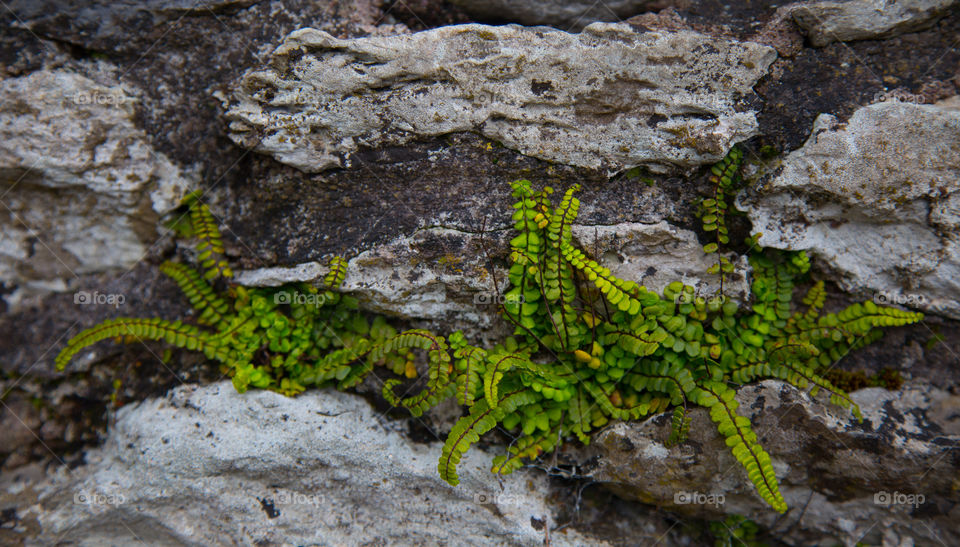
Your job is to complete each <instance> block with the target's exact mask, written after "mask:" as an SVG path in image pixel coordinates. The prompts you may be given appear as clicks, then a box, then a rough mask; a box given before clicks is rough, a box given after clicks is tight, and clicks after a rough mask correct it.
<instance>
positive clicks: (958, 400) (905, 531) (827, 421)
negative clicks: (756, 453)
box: [589, 380, 960, 545]
mask: <svg viewBox="0 0 960 547" xmlns="http://www.w3.org/2000/svg"><path fill="white" fill-rule="evenodd" d="M852 398H853V399H854V401H856V402H857V404H859V405H860V409H861V411H862V412H863V417H864V421H863V423H862V424H858V423H857V421H856V419H855V418H853V417H852V416H851V415H850V414H849V413H848V412H846V411H844V410H843V409H841V408H838V407H835V406H825V405H824V404H821V403H820V402H818V401H817V400H813V399H811V398H810V397H809V396H808V395H807V394H806V393H803V392H800V391H798V390H796V389H795V388H793V387H792V386H790V385H788V384H784V383H781V382H778V381H773V380H767V381H764V382H761V383H760V384H757V385H753V386H748V387H746V388H744V389H742V390H740V391H739V393H738V395H737V400H738V401H739V402H740V407H739V412H742V413H743V415H745V416H747V417H749V418H750V420H751V421H752V423H753V425H752V427H753V430H754V431H755V432H756V433H757V436H758V437H759V439H760V442H761V443H762V444H763V446H764V448H765V449H766V450H767V452H768V453H769V454H770V456H771V458H772V460H773V466H774V469H775V470H776V473H777V477H778V479H779V480H780V491H781V493H783V496H784V498H785V499H786V501H787V504H788V505H789V506H790V508H791V510H790V512H789V513H787V514H786V515H785V516H783V517H782V518H779V517H778V515H777V514H776V513H775V512H774V511H772V510H770V509H769V508H767V507H765V506H764V502H763V500H762V499H760V497H759V496H758V495H757V494H756V493H755V492H754V490H753V485H751V484H749V482H748V479H747V477H746V473H745V472H744V471H743V470H742V467H741V466H740V464H739V463H738V462H737V461H736V460H735V459H734V457H733V455H732V454H731V453H730V450H729V449H728V448H727V447H726V446H725V444H724V442H723V439H722V438H721V437H720V435H719V433H717V431H716V427H715V426H714V424H713V423H712V422H711V421H710V417H709V413H708V412H707V411H706V410H704V409H695V410H693V411H692V412H691V416H692V418H693V421H692V425H691V428H690V432H691V433H690V438H689V440H688V442H686V443H684V444H681V445H679V446H677V447H673V448H667V447H665V446H664V444H663V442H664V441H665V440H666V438H667V436H668V435H669V431H670V420H669V415H668V414H663V415H661V416H658V417H656V418H654V419H652V420H649V421H646V422H643V423H639V424H637V423H617V424H614V425H612V426H611V427H609V428H607V429H605V430H604V431H603V432H601V433H600V434H599V435H598V436H597V438H596V440H595V442H594V443H593V444H592V445H591V446H592V452H591V454H593V455H595V456H596V457H597V460H596V462H595V466H596V467H595V468H594V469H593V470H592V471H590V472H589V475H591V476H592V477H593V478H594V479H595V480H598V481H602V482H607V483H611V484H610V485H611V487H612V488H614V489H615V490H616V491H617V492H619V493H620V494H621V495H624V496H626V497H628V498H633V499H638V500H642V501H644V502H646V503H652V504H657V505H660V506H666V507H668V508H669V509H670V510H672V511H677V512H679V513H681V514H686V515H698V516H701V517H708V518H717V517H721V516H722V515H724V514H729V515H752V516H751V518H752V519H754V520H755V521H756V522H758V523H760V524H761V525H763V526H767V527H770V528H771V531H772V533H773V534H774V535H778V536H781V535H782V536H781V537H786V538H788V539H789V541H790V542H791V543H792V544H800V545H812V544H820V545H830V544H833V543H835V542H837V541H839V542H841V543H843V544H847V545H853V544H855V543H857V542H858V541H864V542H865V543H866V544H868V545H877V544H879V543H880V541H881V538H883V544H884V545H913V544H918V545H940V544H943V545H955V544H957V542H960V533H958V529H957V527H956V519H957V517H958V515H957V508H958V507H960V505H958V501H960V494H958V492H957V476H958V471H960V452H958V451H957V448H958V446H960V414H958V413H957V410H958V408H960V396H958V395H956V394H951V393H949V392H947V391H943V390H941V389H938V388H935V387H932V386H929V385H907V386H905V387H904V388H902V389H901V390H900V391H896V392H891V391H887V390H884V389H882V388H869V389H864V390H860V391H857V392H855V393H853V394H852ZM684 493H686V494H688V495H687V497H686V498H684V497H683V494H684ZM884 493H886V494H889V495H890V499H894V497H896V499H898V500H901V503H900V504H890V505H884V504H882V503H875V501H874V497H875V495H878V496H879V498H878V499H879V501H883V499H884V498H883V495H884ZM897 494H902V495H904V496H906V495H915V494H917V495H922V496H924V499H923V500H922V503H919V504H917V505H916V506H914V505H904V504H902V500H904V499H906V498H902V497H899V496H896V495H897ZM677 495H680V496H681V497H680V498H676V497H675V496H677ZM697 495H699V496H697ZM695 496H696V497H695ZM706 496H714V497H713V498H712V500H713V501H717V502H718V503H713V502H712V501H711V502H710V503H707V504H702V503H701V504H696V503H690V502H689V501H686V502H685V501H684V500H685V499H686V500H691V499H699V500H701V501H703V500H710V499H711V498H706ZM720 496H722V497H723V500H722V502H720ZM915 499H916V501H920V499H919V498H915ZM678 502H679V503H678ZM911 542H915V543H911Z"/></svg>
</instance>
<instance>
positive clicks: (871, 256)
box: [741, 101, 960, 318]
mask: <svg viewBox="0 0 960 547" xmlns="http://www.w3.org/2000/svg"><path fill="white" fill-rule="evenodd" d="M954 103H956V101H954ZM741 201H742V204H741V207H742V208H744V209H745V210H747V211H748V212H749V216H750V220H751V221H752V222H753V226H754V229H755V230H756V231H759V232H762V233H763V234H764V235H763V237H762V238H761V239H760V244H761V245H763V246H765V247H775V248H779V249H794V250H798V249H808V250H812V251H813V253H814V254H816V255H817V256H818V257H819V258H821V259H823V260H825V261H826V262H827V263H828V265H829V267H830V268H831V269H833V270H834V271H836V272H837V273H839V274H840V275H839V276H838V281H839V282H840V283H841V285H842V286H843V288H844V289H846V290H848V291H850V292H853V293H861V294H865V295H866V296H868V297H873V298H874V299H875V300H876V302H877V303H878V304H900V305H908V306H912V307H915V308H918V309H923V310H928V311H932V312H936V313H940V314H943V315H946V316H949V317H953V318H960V238H958V236H960V109H958V108H957V107H956V106H955V105H953V104H951V103H938V104H935V105H917V104H910V103H900V102H883V103H877V104H873V105H870V106H866V107H863V108H860V109H859V110H857V111H856V112H854V114H853V116H852V117H851V118H850V120H849V121H848V122H847V123H846V124H839V123H838V122H837V120H836V119H835V118H834V117H832V116H829V115H821V116H820V117H819V118H817V121H816V122H815V124H814V130H813V135H811V137H810V139H809V140H808V141H807V142H806V144H804V146H803V147H802V148H800V149H799V150H796V151H794V152H792V153H791V154H789V155H788V156H787V157H786V159H784V161H783V165H782V169H780V170H779V173H778V174H777V175H776V176H774V177H772V178H771V180H770V181H769V182H768V183H767V184H765V185H763V186H762V188H760V189H759V190H758V191H757V192H756V194H755V195H753V196H747V195H744V196H743V199H742V200H741Z"/></svg>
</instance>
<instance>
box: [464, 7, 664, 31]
mask: <svg viewBox="0 0 960 547" xmlns="http://www.w3.org/2000/svg"><path fill="white" fill-rule="evenodd" d="M452 1H453V3H454V4H455V5H457V6H459V7H461V8H463V9H464V10H465V11H466V12H467V13H469V14H470V15H471V16H473V17H476V18H477V19H479V20H483V21H509V22H511V23H520V24H523V25H550V26H554V27H557V28H559V29H561V30H566V31H571V30H579V29H582V28H583V27H585V26H587V25H589V24H590V23H593V22H596V21H607V22H615V21H620V20H623V19H626V18H628V17H631V16H633V15H636V14H638V13H641V12H643V11H644V10H646V9H650V8H653V7H655V6H658V5H662V4H663V3H664V2H662V1H658V0H610V1H609V2H591V1H589V0H530V1H527V2H518V1H516V0H480V1H476V0H452Z"/></svg>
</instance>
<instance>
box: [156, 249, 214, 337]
mask: <svg viewBox="0 0 960 547" xmlns="http://www.w3.org/2000/svg"><path fill="white" fill-rule="evenodd" d="M160 271H161V272H162V273H163V274H165V275H166V276H167V277H169V278H170V279H173V280H174V281H175V282H176V283H177V285H179V286H180V290H181V291H183V294H184V295H185V296H186V297H187V299H188V300H189V301H190V305H191V306H192V307H193V309H194V310H195V311H197V312H199V313H200V315H199V316H197V322H199V323H201V324H204V325H213V326H217V325H220V323H222V322H224V321H227V320H228V317H229V316H228V312H229V311H230V305H229V304H228V303H227V302H226V301H225V300H224V299H223V298H221V297H220V296H219V295H217V293H216V292H215V291H214V290H213V287H211V286H210V284H209V283H207V282H206V281H205V280H204V279H203V278H202V277H201V276H200V274H199V273H198V272H197V271H196V270H194V269H193V268H191V267H189V266H185V265H183V264H179V263H176V262H170V261H167V262H164V263H163V264H161V265H160Z"/></svg>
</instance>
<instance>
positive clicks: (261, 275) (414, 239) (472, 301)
mask: <svg viewBox="0 0 960 547" xmlns="http://www.w3.org/2000/svg"><path fill="white" fill-rule="evenodd" d="M572 231H573V236H574V238H575V240H576V241H577V242H578V244H579V245H580V247H581V248H583V249H584V251H585V252H587V253H588V254H589V255H591V256H593V254H594V252H595V251H596V250H598V249H600V250H602V254H601V256H599V257H594V258H595V259H596V260H598V261H599V262H600V263H601V264H602V265H604V266H607V267H609V268H610V270H611V272H612V273H613V274H614V275H617V276H620V277H621V278H623V279H629V280H634V281H637V282H638V283H640V284H643V285H645V286H646V287H647V288H648V289H651V290H656V291H657V292H660V291H662V290H663V288H665V287H666V286H667V285H668V284H669V283H671V282H673V281H683V282H684V283H687V284H690V285H694V286H696V287H697V288H698V289H700V291H701V293H702V294H713V292H714V291H715V290H716V289H717V288H718V286H717V282H716V280H715V279H714V278H715V277H716V276H711V275H707V274H706V270H707V268H709V267H710V265H711V264H712V262H711V259H710V256H709V255H706V254H705V253H704V252H703V248H702V245H701V244H700V243H699V242H698V240H697V237H696V234H694V233H693V232H691V231H689V230H684V229H681V228H677V227H676V226H673V225H672V224H670V223H668V222H666V221H660V222H658V223H655V224H642V223H622V224H615V225H612V226H591V225H584V224H574V225H573V227H572ZM507 235H508V234H506V231H505V230H498V231H497V232H493V233H488V234H486V236H485V237H486V243H484V241H483V240H481V237H480V235H479V234H475V233H470V232H465V231H460V230H454V229H450V228H424V229H421V230H417V231H415V232H414V233H413V234H412V235H411V236H409V237H400V238H398V239H396V240H394V241H392V242H389V243H387V244H383V245H377V246H374V248H372V249H370V250H367V251H364V252H362V253H360V254H359V255H357V256H356V257H354V258H352V259H350V261H349V264H348V266H347V276H346V278H345V280H344V283H343V285H342V287H341V288H342V290H344V291H345V292H348V293H350V294H351V295H353V296H355V297H357V298H359V299H360V300H361V302H363V303H364V307H365V308H368V309H371V310H372V311H376V312H380V313H385V314H388V315H392V316H399V317H402V318H404V319H413V320H429V321H434V322H436V323H437V324H438V325H441V326H442V327H441V328H442V330H443V331H450V330H455V329H457V328H459V329H465V330H469V331H470V332H471V333H474V334H476V335H478V336H483V335H484V334H489V332H486V331H488V330H489V329H490V328H491V327H492V326H498V325H500V326H503V325H502V323H503V321H502V320H501V319H500V317H499V315H498V314H497V307H496V305H495V304H496V302H497V298H498V292H497V290H496V287H495V286H494V277H496V280H497V282H498V283H499V290H500V294H502V293H503V292H504V291H505V288H506V287H505V283H506V278H507V275H506V274H507V272H506V270H505V269H503V268H502V267H500V266H497V268H496V270H495V271H490V270H489V269H488V268H489V264H490V260H489V258H488V257H487V256H486V255H485V253H484V247H485V246H486V247H487V249H488V250H490V251H491V252H493V251H494V249H497V250H499V249H501V248H504V247H505V245H506V241H507V240H508V239H509V237H506V236H507ZM431 251H432V252H431ZM494 256H501V254H500V253H499V252H498V254H496V255H494ZM737 266H738V268H737V270H736V271H735V272H734V273H733V274H731V275H728V276H727V283H728V284H727V285H726V292H727V294H728V295H729V296H731V297H734V298H738V299H741V300H742V299H744V298H745V297H746V296H747V295H748V294H749V284H748V283H747V281H746V280H747V276H746V273H747V271H746V269H747V264H746V260H741V262H740V263H739V264H737ZM327 271H328V268H327V267H326V266H325V265H322V264H320V263H318V262H306V263H302V264H298V265H296V266H292V267H272V268H260V269H255V270H245V271H240V272H238V273H237V281H238V282H239V283H242V284H243V285H246V286H270V287H275V286H279V285H283V284H284V283H292V282H319V281H320V280H322V279H323V276H324V275H326V273H327Z"/></svg>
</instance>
